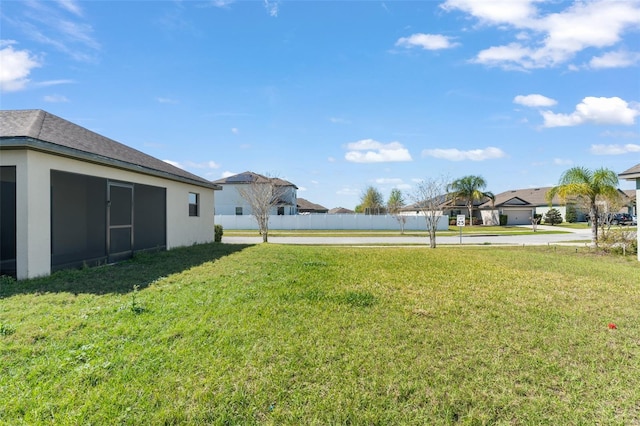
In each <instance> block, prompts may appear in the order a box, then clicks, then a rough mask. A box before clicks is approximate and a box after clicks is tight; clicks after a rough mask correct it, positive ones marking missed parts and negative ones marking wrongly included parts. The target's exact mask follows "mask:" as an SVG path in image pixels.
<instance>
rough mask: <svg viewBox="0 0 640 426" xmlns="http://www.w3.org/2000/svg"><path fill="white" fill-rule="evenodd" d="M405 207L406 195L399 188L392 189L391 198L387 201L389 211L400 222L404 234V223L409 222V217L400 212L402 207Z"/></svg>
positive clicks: (401, 231)
mask: <svg viewBox="0 0 640 426" xmlns="http://www.w3.org/2000/svg"><path fill="white" fill-rule="evenodd" d="M402 207H404V197H403V195H402V191H400V190H399V189H397V188H394V189H392V190H391V194H390V195H389V200H388V201H387V211H388V212H389V214H391V215H392V216H393V217H395V218H396V220H397V221H398V223H399V224H400V233H401V234H404V225H405V223H407V217H406V216H404V215H402V214H400V209H402Z"/></svg>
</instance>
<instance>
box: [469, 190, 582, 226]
mask: <svg viewBox="0 0 640 426" xmlns="http://www.w3.org/2000/svg"><path fill="white" fill-rule="evenodd" d="M550 189H551V187H550V186H549V187H543V188H526V189H514V190H509V191H505V192H502V193H500V194H496V196H495V200H494V201H493V202H491V201H487V202H485V203H483V204H482V205H481V206H480V208H481V209H482V210H483V218H484V219H485V224H486V222H487V221H488V220H489V218H490V217H493V216H495V214H492V211H493V212H494V213H495V212H497V213H498V214H501V215H506V216H507V225H528V224H531V218H532V217H534V215H536V214H540V215H542V216H543V217H544V215H545V214H546V213H547V212H548V211H549V210H550V209H552V208H553V209H557V210H559V211H560V214H561V215H562V218H563V220H564V218H565V216H566V214H567V207H566V204H565V203H563V202H561V201H560V199H559V198H558V197H557V196H556V197H554V198H553V200H551V205H549V202H548V201H547V192H548V191H549V190H550ZM576 214H577V216H578V221H584V220H586V219H585V215H584V213H582V212H581V211H580V210H579V209H578V210H577V211H576ZM491 220H493V218H492V219H491Z"/></svg>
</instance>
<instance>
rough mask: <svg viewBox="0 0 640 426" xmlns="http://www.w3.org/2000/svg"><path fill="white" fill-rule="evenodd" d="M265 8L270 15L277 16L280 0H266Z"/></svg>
mask: <svg viewBox="0 0 640 426" xmlns="http://www.w3.org/2000/svg"><path fill="white" fill-rule="evenodd" d="M264 8H265V9H267V13H268V14H269V16H271V17H273V18H277V17H278V12H279V8H280V2H279V1H278V0H264Z"/></svg>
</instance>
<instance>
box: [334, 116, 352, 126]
mask: <svg viewBox="0 0 640 426" xmlns="http://www.w3.org/2000/svg"><path fill="white" fill-rule="evenodd" d="M329 121H330V122H332V123H334V124H351V121H349V120H346V119H344V118H340V117H329Z"/></svg>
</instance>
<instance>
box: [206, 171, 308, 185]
mask: <svg viewBox="0 0 640 426" xmlns="http://www.w3.org/2000/svg"><path fill="white" fill-rule="evenodd" d="M269 181H274V182H275V184H276V186H293V187H294V188H296V189H298V187H297V186H295V185H294V184H292V183H291V182H289V181H288V180H284V179H280V178H277V177H273V178H272V177H267V176H263V175H261V174H258V173H254V172H249V171H247V172H243V173H238V174H237V175H233V176H227V177H226V178H222V179H218V180H214V181H213V183H214V184H216V185H225V184H236V183H238V184H247V183H252V182H258V183H264V182H269Z"/></svg>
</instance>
